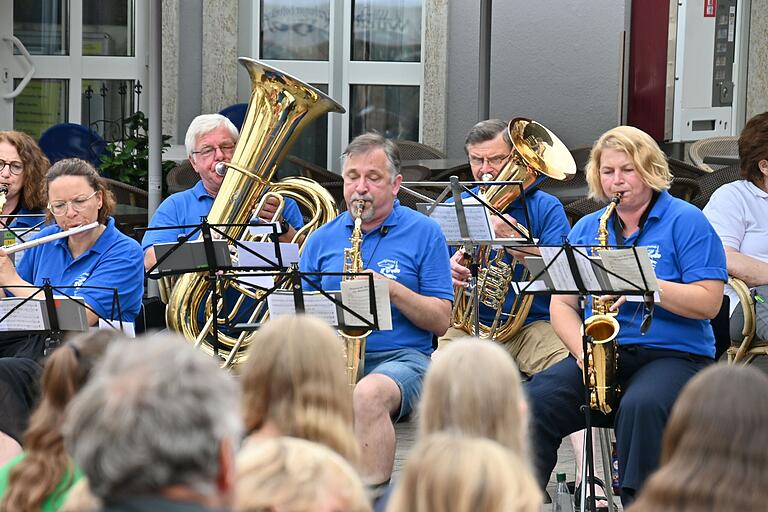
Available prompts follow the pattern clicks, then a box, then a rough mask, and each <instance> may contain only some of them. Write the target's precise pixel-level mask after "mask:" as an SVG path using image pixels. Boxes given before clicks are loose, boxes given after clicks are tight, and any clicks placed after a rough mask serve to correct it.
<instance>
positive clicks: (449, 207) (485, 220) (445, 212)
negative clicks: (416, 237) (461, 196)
mask: <svg viewBox="0 0 768 512" xmlns="http://www.w3.org/2000/svg"><path fill="white" fill-rule="evenodd" d="M427 204H428V203H424V204H419V205H417V206H418V208H419V211H421V212H422V213H424V211H425V208H424V206H426V205H427ZM463 204H464V216H465V217H466V218H467V228H468V229H469V236H470V238H471V239H472V241H475V242H490V241H492V240H493V230H492V229H491V222H490V219H489V216H488V210H486V209H485V208H484V207H483V205H482V204H479V203H471V202H469V201H464V202H463ZM430 217H431V218H432V219H433V220H434V221H435V222H437V223H438V224H439V225H440V229H441V230H442V232H443V234H444V235H445V239H446V240H447V241H448V243H449V244H450V245H458V244H461V243H462V242H463V241H464V240H463V238H462V237H461V231H460V230H459V219H458V216H457V214H456V205H454V204H453V203H443V204H438V205H437V207H436V208H435V209H434V210H433V211H432V214H431V215H430Z"/></svg>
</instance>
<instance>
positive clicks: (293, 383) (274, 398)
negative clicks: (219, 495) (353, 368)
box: [241, 315, 360, 464]
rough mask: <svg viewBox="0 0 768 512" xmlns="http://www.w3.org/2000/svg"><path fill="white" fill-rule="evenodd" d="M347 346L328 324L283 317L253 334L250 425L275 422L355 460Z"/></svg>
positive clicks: (247, 403) (247, 400)
mask: <svg viewBox="0 0 768 512" xmlns="http://www.w3.org/2000/svg"><path fill="white" fill-rule="evenodd" d="M345 366H346V365H345V359H344V345H343V343H342V342H341V341H340V340H339V338H338V336H337V335H336V332H335V331H334V330H333V329H331V328H330V327H329V326H328V325H327V324H326V323H325V322H323V321H321V320H319V319H317V318H314V317H311V316H305V315H297V316H282V317H279V318H276V319H273V320H270V321H269V322H268V323H266V324H265V325H264V326H263V327H262V328H261V329H260V330H259V331H258V333H257V335H256V336H255V337H254V339H253V341H252V342H251V346H250V348H249V350H248V360H247V361H246V362H245V364H244V368H243V374H242V380H241V382H242V386H243V402H242V406H243V407H242V409H243V411H244V412H243V414H244V416H245V417H244V421H245V428H246V430H247V431H248V432H253V431H256V430H258V429H261V428H262V427H264V426H265V424H266V423H267V422H271V423H272V424H273V425H274V426H275V427H277V429H278V430H279V431H280V433H281V434H282V435H286V436H293V437H300V438H302V439H308V440H310V441H316V442H318V443H321V444H324V445H326V446H328V447H329V448H331V449H333V450H335V451H336V452H338V453H339V454H341V455H342V456H343V457H345V458H346V459H347V460H348V461H350V462H351V463H353V464H355V463H356V462H357V460H358V457H359V451H360V449H359V447H358V444H357V441H356V439H355V435H354V431H353V429H352V421H353V419H352V417H353V413H352V391H351V389H350V386H349V385H348V384H347V379H346V376H345Z"/></svg>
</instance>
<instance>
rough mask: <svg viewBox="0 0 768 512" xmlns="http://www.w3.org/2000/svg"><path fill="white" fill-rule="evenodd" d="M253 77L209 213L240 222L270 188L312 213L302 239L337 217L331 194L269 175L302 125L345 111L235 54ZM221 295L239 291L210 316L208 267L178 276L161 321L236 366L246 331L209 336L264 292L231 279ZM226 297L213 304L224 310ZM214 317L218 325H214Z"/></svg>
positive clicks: (234, 229) (216, 219)
mask: <svg viewBox="0 0 768 512" xmlns="http://www.w3.org/2000/svg"><path fill="white" fill-rule="evenodd" d="M239 62H240V64H242V65H243V66H244V67H245V68H246V70H247V71H248V74H249V75H250V80H251V89H252V90H251V97H250V101H249V103H248V110H247V112H246V115H245V121H244V122H243V128H242V130H241V132H240V140H239V141H238V142H237V145H236V146H235V151H234V154H233V156H232V160H231V162H230V163H228V164H226V167H228V168H229V170H228V172H227V173H226V176H225V178H224V181H223V182H222V184H221V188H220V190H219V193H218V195H217V196H216V200H215V201H214V203H213V207H212V208H211V211H210V213H209V215H208V222H210V223H211V224H243V223H245V222H247V221H248V220H249V218H250V216H251V211H252V208H253V205H254V203H255V201H256V199H258V198H259V197H260V196H261V195H262V194H264V192H265V191H266V189H267V188H269V189H270V191H271V192H276V193H279V194H280V195H284V196H288V197H292V198H294V199H295V200H297V202H298V203H299V205H300V206H304V207H305V208H306V209H308V210H309V211H310V212H311V214H312V219H310V221H309V222H307V224H306V225H305V226H304V227H303V228H302V229H300V230H299V231H298V233H297V235H296V239H299V238H302V239H303V238H304V237H305V236H306V235H308V234H309V232H311V230H313V229H315V228H317V227H319V226H320V225H322V224H324V223H325V222H327V221H328V220H331V219H332V218H334V217H335V216H336V213H337V212H336V207H335V202H334V201H333V198H332V197H331V196H330V194H329V193H328V192H327V191H326V190H325V189H324V188H323V187H321V186H320V185H319V184H317V183H315V182H313V181H311V180H307V179H305V178H293V179H290V180H286V181H283V182H280V183H278V184H271V183H270V180H271V178H272V176H273V175H274V173H275V171H276V169H277V167H278V165H279V164H280V162H281V161H282V160H283V158H284V157H285V155H286V154H287V153H288V150H289V149H290V147H291V145H292V144H293V143H294V142H295V140H296V137H297V136H298V135H299V133H300V132H301V130H303V129H304V127H306V126H307V125H308V124H309V123H311V122H312V121H313V120H315V119H316V118H318V117H320V116H322V115H324V114H326V113H328V112H339V113H343V112H344V108H343V107H342V106H341V105H339V104H338V103H336V102H335V101H334V100H332V99H331V98H330V97H328V96H326V95H325V94H324V93H322V92H320V91H318V90H317V89H315V88H314V87H312V86H309V85H307V84H305V83H304V82H302V81H300V80H298V79H296V78H294V77H292V76H290V75H288V74H286V73H283V72H282V71H279V70H277V69H274V68H272V67H270V66H267V65H265V64H263V63H260V62H257V61H255V60H253V59H248V58H244V57H241V58H240V59H239ZM221 231H222V232H224V233H226V234H227V235H228V236H230V237H232V238H235V239H237V238H240V236H241V234H242V233H243V231H244V227H243V226H228V227H224V228H221ZM219 286H220V289H219V290H218V292H219V294H218V295H219V297H224V296H225V295H226V293H227V291H228V289H230V288H233V289H234V290H236V291H237V292H240V294H239V297H238V298H237V300H236V301H235V303H234V304H233V305H232V304H229V305H227V306H228V308H227V309H228V311H229V313H228V316H227V315H225V317H224V318H221V317H219V318H214V315H212V314H211V312H212V310H213V304H212V303H211V302H212V301H211V298H210V295H209V294H208V293H207V290H208V277H207V274H205V273H200V272H197V273H190V274H185V275H183V276H182V277H181V278H180V279H179V280H178V282H177V284H176V286H174V288H173V290H172V291H171V293H170V297H169V300H168V307H167V309H166V320H167V323H168V327H169V328H170V329H171V330H174V331H177V332H179V333H181V334H182V335H183V336H184V337H185V338H186V339H187V340H189V341H191V342H194V343H195V345H196V346H198V347H200V348H201V349H202V350H204V351H205V352H206V353H208V354H209V355H214V354H215V353H216V352H218V354H219V355H221V356H223V357H224V358H225V363H224V365H225V366H232V365H236V364H238V363H240V362H242V361H243V360H244V356H245V349H246V348H247V346H248V345H249V338H248V336H249V334H251V333H242V334H240V335H239V336H238V337H237V338H235V337H234V336H228V335H226V334H224V333H219V335H218V345H217V346H216V347H214V345H213V344H212V342H211V333H212V332H213V329H214V327H216V328H218V326H219V325H220V324H226V323H228V322H229V321H231V320H232V319H233V318H235V317H236V316H237V315H238V311H239V310H240V309H241V308H244V307H245V305H246V304H247V302H248V301H247V299H248V298H250V299H253V300H255V301H259V300H260V298H262V294H261V293H259V292H257V291H253V290H250V289H247V288H242V287H235V286H233V285H232V283H229V282H227V283H220V284H219ZM223 302H224V301H222V302H221V303H220V304H219V307H217V310H218V311H222V310H223V309H222V308H223ZM264 302H265V301H263V300H261V301H260V304H258V306H257V308H256V309H255V310H254V311H253V312H252V313H250V318H249V321H254V319H257V318H264V317H265V312H264V304H263V303H264ZM204 303H205V306H204V308H205V311H206V319H205V321H204V322H202V324H201V322H199V321H198V311H199V310H200V309H201V308H202V307H203V304H204ZM214 322H216V323H217V325H216V326H214Z"/></svg>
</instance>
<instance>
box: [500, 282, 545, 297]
mask: <svg viewBox="0 0 768 512" xmlns="http://www.w3.org/2000/svg"><path fill="white" fill-rule="evenodd" d="M510 285H511V286H512V289H513V290H514V291H515V294H516V295H520V294H521V293H526V292H528V293H531V292H545V291H547V290H549V288H547V283H545V282H544V281H542V280H541V279H538V280H536V281H512V282H511V283H510Z"/></svg>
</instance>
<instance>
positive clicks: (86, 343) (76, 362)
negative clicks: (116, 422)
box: [0, 329, 118, 511]
mask: <svg viewBox="0 0 768 512" xmlns="http://www.w3.org/2000/svg"><path fill="white" fill-rule="evenodd" d="M115 333H116V331H113V330H106V329H105V330H101V331H94V332H93V333H90V334H85V335H82V336H79V337H76V338H73V339H71V340H70V341H68V342H67V343H66V344H65V345H63V346H62V347H60V348H59V349H57V350H56V351H55V352H54V353H53V354H51V356H50V357H49V358H48V360H47V361H46V363H45V369H44V370H43V376H42V388H41V390H42V400H41V401H40V404H39V405H38V406H37V409H35V412H33V413H32V416H31V417H30V419H29V427H28V428H27V431H26V432H25V433H24V443H23V444H24V450H25V453H26V456H25V457H24V459H22V460H21V461H20V462H19V463H18V464H17V465H16V466H14V468H13V469H12V470H11V472H10V475H9V478H8V490H7V492H6V494H5V497H4V498H3V500H2V502H0V510H19V511H23V510H40V507H41V506H42V503H43V502H44V501H45V500H46V499H47V498H48V497H49V496H52V495H53V493H54V492H55V491H56V488H57V487H58V486H59V484H60V483H61V482H62V480H63V479H64V478H65V477H66V475H69V481H68V482H65V483H64V486H63V487H62V489H63V490H68V489H69V487H70V485H71V484H72V478H73V473H72V469H73V463H72V459H71V457H70V456H69V454H68V453H67V451H66V449H65V447H64V438H63V435H62V432H61V424H62V422H63V420H64V411H65V409H66V407H67V405H68V404H69V402H70V400H72V398H73V397H74V396H75V393H77V392H78V390H79V389H80V388H81V387H82V386H83V385H84V384H85V382H86V381H87V380H88V375H89V374H90V372H91V369H92V368H93V365H94V364H95V362H96V361H97V360H98V359H99V358H100V357H101V356H102V355H103V354H104V352H105V351H106V348H107V345H108V344H109V343H110V342H111V341H112V340H113V339H116V338H117V337H118V335H116V334H115Z"/></svg>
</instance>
